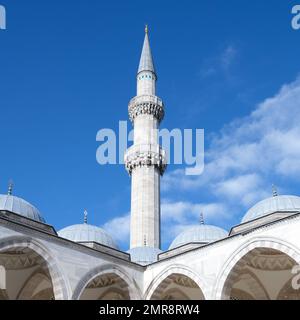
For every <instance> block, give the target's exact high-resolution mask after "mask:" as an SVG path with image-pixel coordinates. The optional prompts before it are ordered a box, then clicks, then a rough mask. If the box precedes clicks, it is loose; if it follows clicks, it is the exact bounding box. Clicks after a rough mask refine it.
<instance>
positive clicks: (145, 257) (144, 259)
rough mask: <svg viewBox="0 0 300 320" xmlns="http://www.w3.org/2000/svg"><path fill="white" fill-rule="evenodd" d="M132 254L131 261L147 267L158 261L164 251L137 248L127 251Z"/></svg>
mask: <svg viewBox="0 0 300 320" xmlns="http://www.w3.org/2000/svg"><path fill="white" fill-rule="evenodd" d="M127 252H128V253H129V254H130V257H131V261H132V262H136V263H139V264H141V265H143V266H144V265H147V264H150V263H152V262H155V261H157V256H158V254H160V253H162V251H161V250H160V249H158V248H151V247H137V248H133V249H130V250H128V251H127Z"/></svg>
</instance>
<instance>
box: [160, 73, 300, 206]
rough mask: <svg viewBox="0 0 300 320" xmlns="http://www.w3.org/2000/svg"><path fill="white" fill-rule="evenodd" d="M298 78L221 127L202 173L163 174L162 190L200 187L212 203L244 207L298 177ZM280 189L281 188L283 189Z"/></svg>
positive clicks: (299, 115)
mask: <svg viewBox="0 0 300 320" xmlns="http://www.w3.org/2000/svg"><path fill="white" fill-rule="evenodd" d="M299 104H300V79H298V80H296V81H295V82H293V83H291V84H289V85H284V86H283V87H282V88H281V90H280V91H279V92H278V93H277V94H276V95H275V96H274V97H272V98H269V99H266V100H265V101H263V102H262V103H261V104H259V105H258V106H257V107H256V108H255V110H254V111H253V112H252V113H251V114H250V115H249V116H247V117H245V118H242V119H237V120H235V121H233V122H232V123H230V124H229V125H227V126H226V127H224V129H223V130H221V132H220V133H218V134H217V135H216V136H215V137H214V138H213V139H212V141H211V144H210V147H209V148H208V149H207V150H206V166H205V170H204V174H203V175H201V176H199V177H189V176H185V175H184V170H176V171H173V172H169V173H167V174H166V177H165V178H164V179H163V190H165V191H166V190H167V191H168V192H172V189H173V188H174V186H176V191H178V188H180V189H181V190H193V189H196V188H197V190H198V192H200V190H202V189H203V188H205V189H206V190H207V191H208V192H210V193H211V194H214V195H215V198H216V201H217V202H224V201H225V203H232V202H234V203H235V204H238V205H239V206H240V207H243V208H246V207H248V206H250V205H251V204H253V203H254V202H255V201H257V200H259V199H261V198H264V197H265V196H267V195H268V194H270V193H271V191H270V189H271V185H272V183H276V181H277V180H280V181H281V182H282V181H283V180H284V179H288V180H286V182H287V185H288V184H289V181H294V182H295V181H299V178H300V165H299V163H300V126H299V123H300V112H299ZM281 189H284V186H282V188H281Z"/></svg>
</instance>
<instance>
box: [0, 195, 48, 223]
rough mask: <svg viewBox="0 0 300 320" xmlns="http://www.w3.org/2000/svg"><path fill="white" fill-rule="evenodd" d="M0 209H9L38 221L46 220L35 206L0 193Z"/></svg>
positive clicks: (43, 221)
mask: <svg viewBox="0 0 300 320" xmlns="http://www.w3.org/2000/svg"><path fill="white" fill-rule="evenodd" d="M0 210H4V211H10V212H13V213H16V214H19V215H21V216H24V217H26V218H29V219H32V220H35V221H38V222H42V223H45V222H46V221H45V219H44V218H43V217H42V215H41V213H40V212H39V210H38V209H37V208H36V207H35V206H33V205H32V204H30V203H29V202H27V201H25V200H24V199H21V198H18V197H16V196H12V195H5V194H0Z"/></svg>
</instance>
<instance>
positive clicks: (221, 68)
mask: <svg viewBox="0 0 300 320" xmlns="http://www.w3.org/2000/svg"><path fill="white" fill-rule="evenodd" d="M237 57H238V50H237V48H236V47H235V46H234V45H233V44H229V45H227V46H226V47H225V48H224V49H223V50H222V51H221V52H219V53H218V54H216V56H214V57H210V58H208V59H207V60H206V61H204V63H203V64H202V66H201V68H200V73H199V75H200V76H201V77H202V78H209V77H211V76H216V75H220V74H223V75H225V76H226V77H227V76H228V75H229V72H230V68H231V67H232V66H233V65H234V62H235V61H236V59H237Z"/></svg>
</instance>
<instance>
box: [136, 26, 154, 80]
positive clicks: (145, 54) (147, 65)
mask: <svg viewBox="0 0 300 320" xmlns="http://www.w3.org/2000/svg"><path fill="white" fill-rule="evenodd" d="M142 71H151V72H153V73H154V74H155V68H154V63H153V58H152V53H151V48H150V42H149V36H148V26H146V27H145V39H144V45H143V50H142V54H141V59H140V64H139V69H138V73H140V72H142Z"/></svg>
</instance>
